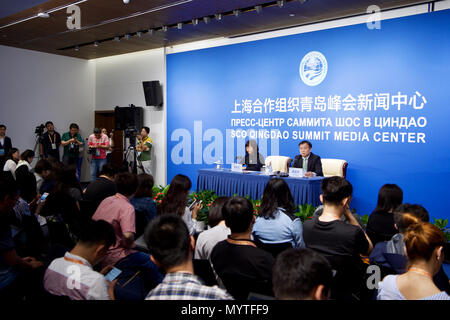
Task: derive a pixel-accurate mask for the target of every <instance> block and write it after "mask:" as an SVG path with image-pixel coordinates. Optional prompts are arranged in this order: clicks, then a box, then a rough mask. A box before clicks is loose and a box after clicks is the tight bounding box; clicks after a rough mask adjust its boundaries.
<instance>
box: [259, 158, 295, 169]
mask: <svg viewBox="0 0 450 320" xmlns="http://www.w3.org/2000/svg"><path fill="white" fill-rule="evenodd" d="M291 162H292V159H291V158H289V157H284V156H268V157H267V158H266V163H265V165H266V167H267V166H268V165H269V164H270V165H271V166H272V170H273V171H280V172H289V167H290V165H291Z"/></svg>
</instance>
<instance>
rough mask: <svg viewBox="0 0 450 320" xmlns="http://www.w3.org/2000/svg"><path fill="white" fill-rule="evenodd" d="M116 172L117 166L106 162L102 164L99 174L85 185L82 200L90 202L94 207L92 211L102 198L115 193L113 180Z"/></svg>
mask: <svg viewBox="0 0 450 320" xmlns="http://www.w3.org/2000/svg"><path fill="white" fill-rule="evenodd" d="M117 172H118V169H117V167H115V166H114V165H112V164H110V163H107V164H105V165H103V167H102V170H101V171H100V176H99V177H98V178H97V179H96V180H95V181H92V182H91V183H89V185H88V186H87V188H86V191H85V192H84V194H83V200H86V201H89V202H91V203H92V206H93V208H95V209H94V211H95V210H96V209H97V207H98V206H99V204H100V203H101V202H102V201H103V200H104V199H106V198H108V197H111V196H113V195H115V194H116V193H117V189H116V183H115V182H114V178H115V177H116V174H117Z"/></svg>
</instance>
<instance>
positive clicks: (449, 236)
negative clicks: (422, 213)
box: [434, 219, 450, 242]
mask: <svg viewBox="0 0 450 320" xmlns="http://www.w3.org/2000/svg"><path fill="white" fill-rule="evenodd" d="M434 225H435V226H436V227H438V228H439V229H440V230H441V231H442V232H443V233H444V236H445V239H446V240H447V242H450V229H449V228H447V225H448V219H434Z"/></svg>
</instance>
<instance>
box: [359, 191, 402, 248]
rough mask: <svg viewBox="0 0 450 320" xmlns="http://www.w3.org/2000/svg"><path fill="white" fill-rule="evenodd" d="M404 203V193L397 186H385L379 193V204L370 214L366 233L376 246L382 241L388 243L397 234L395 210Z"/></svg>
mask: <svg viewBox="0 0 450 320" xmlns="http://www.w3.org/2000/svg"><path fill="white" fill-rule="evenodd" d="M402 202H403V191H402V189H400V187H399V186H397V185H396V184H385V185H384V186H382V187H381V189H380V191H379V192H378V202H377V206H376V208H375V210H374V211H373V212H372V213H371V214H370V216H369V221H368V222H367V227H366V233H367V235H368V236H369V238H370V240H371V241H372V244H373V245H374V246H375V245H376V244H377V243H378V242H380V241H387V240H390V239H391V238H392V236H393V235H394V234H396V233H397V229H396V228H395V227H394V209H395V208H397V207H398V206H399V205H401V204H402Z"/></svg>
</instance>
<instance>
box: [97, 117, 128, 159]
mask: <svg viewBox="0 0 450 320" xmlns="http://www.w3.org/2000/svg"><path fill="white" fill-rule="evenodd" d="M94 122H95V127H96V128H106V130H107V131H108V134H109V133H111V132H113V143H114V147H113V151H112V153H111V158H112V163H113V164H114V165H116V166H118V167H120V166H121V165H122V163H123V130H115V127H116V119H115V115H114V110H111V111H95V120H94Z"/></svg>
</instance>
